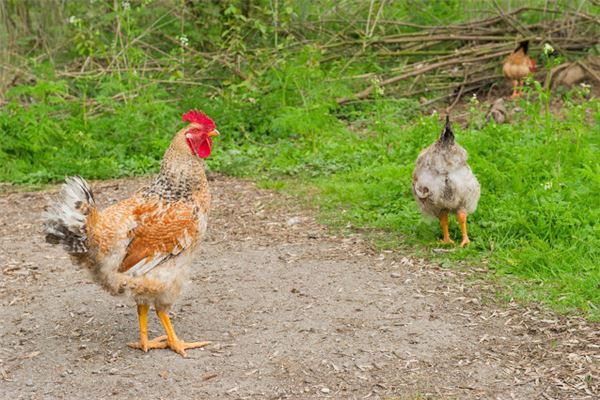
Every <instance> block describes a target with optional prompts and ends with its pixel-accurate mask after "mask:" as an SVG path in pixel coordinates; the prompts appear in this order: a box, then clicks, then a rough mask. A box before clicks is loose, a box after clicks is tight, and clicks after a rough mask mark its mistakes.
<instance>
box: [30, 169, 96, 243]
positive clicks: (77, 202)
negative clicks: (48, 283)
mask: <svg viewBox="0 0 600 400" xmlns="http://www.w3.org/2000/svg"><path fill="white" fill-rule="evenodd" d="M95 208H96V203H95V201H94V195H93V193H92V189H91V188H90V186H89V185H88V183H87V182H86V181H85V179H83V178H82V177H80V176H74V177H71V178H67V179H66V180H65V183H64V184H63V186H62V188H61V190H60V198H59V199H58V200H57V201H56V202H54V203H53V204H50V205H49V206H48V207H47V209H46V211H45V212H44V213H43V215H42V218H43V229H44V233H45V234H46V241H47V242H48V243H52V244H62V245H63V247H64V249H65V250H66V251H67V252H68V253H71V254H82V253H86V252H87V251H88V246H87V234H86V227H85V222H86V219H87V216H88V215H89V214H90V213H91V212H92V210H94V209H95Z"/></svg>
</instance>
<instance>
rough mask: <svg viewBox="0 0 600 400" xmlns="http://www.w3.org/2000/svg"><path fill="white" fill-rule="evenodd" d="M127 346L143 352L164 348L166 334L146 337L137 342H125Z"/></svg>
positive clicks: (165, 345)
mask: <svg viewBox="0 0 600 400" xmlns="http://www.w3.org/2000/svg"><path fill="white" fill-rule="evenodd" d="M127 346H129V347H131V348H132V349H140V350H142V351H144V352H147V351H148V350H152V349H166V348H167V347H168V345H167V336H166V335H163V336H159V337H157V338H154V339H152V340H148V339H146V340H140V341H138V342H132V343H127Z"/></svg>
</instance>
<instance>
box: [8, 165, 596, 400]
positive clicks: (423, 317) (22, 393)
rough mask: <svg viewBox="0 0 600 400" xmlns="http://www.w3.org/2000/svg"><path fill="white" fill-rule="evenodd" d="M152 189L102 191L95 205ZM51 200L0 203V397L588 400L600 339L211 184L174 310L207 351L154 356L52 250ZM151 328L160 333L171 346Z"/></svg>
mask: <svg viewBox="0 0 600 400" xmlns="http://www.w3.org/2000/svg"><path fill="white" fill-rule="evenodd" d="M144 182H146V179H133V180H117V181H107V182H99V183H96V184H94V185H93V187H94V189H95V192H96V195H97V199H98V202H99V204H100V205H101V206H105V205H108V204H109V203H111V202H115V201H117V200H119V199H122V198H125V197H127V196H129V195H130V194H131V193H132V192H133V191H134V190H136V189H137V188H138V187H139V186H140V185H142V184H143V183H144ZM56 190H57V189H56V188H55V189H53V190H51V191H49V192H35V193H22V192H19V193H8V194H3V195H1V196H0V210H1V211H0V243H1V247H0V268H1V274H0V313H1V315H2V325H1V332H0V381H1V382H0V397H2V398H12V399H55V398H59V399H60V398H65V399H110V398H120V399H121V398H146V399H175V398H177V399H186V398H190V399H198V398H202V399H229V398H230V399H314V398H334V399H354V398H356V399H363V398H371V399H390V400H391V399H398V400H400V399H425V398H427V399H429V398H431V399H454V398H460V399H593V398H598V396H600V325H599V324H597V323H589V322H585V321H583V320H581V319H578V318H565V317H558V316H555V315H553V314H550V313H547V312H544V311H541V310H539V309H537V308H523V307H521V306H517V305H515V304H512V303H511V304H499V303H498V302H496V301H494V300H492V299H493V298H494V291H495V288H494V287H493V286H492V285H490V284H489V283H486V280H485V279H484V277H483V275H484V274H485V273H486V272H485V270H484V269H480V268H476V267H473V268H471V269H469V270H468V271H459V270H456V269H444V268H441V267H440V266H439V265H436V264H432V263H429V262H427V261H425V260H421V259H415V258H413V257H411V256H410V255H407V254H397V253H394V252H387V253H379V252H377V251H376V250H375V249H373V248H372V247H371V246H369V245H368V243H365V242H364V241H362V240H361V237H360V236H359V235H356V236H350V237H336V236H333V234H331V233H330V232H328V231H327V230H326V229H325V228H323V227H322V226H320V225H319V224H317V223H316V222H315V220H314V218H313V217H312V215H311V214H310V212H309V211H306V210H303V209H302V208H301V207H299V206H298V205H297V204H295V202H294V201H293V200H292V199H289V198H286V197H283V196H281V195H279V194H275V193H273V192H270V191H266V190H260V189H257V188H256V187H255V186H254V185H253V184H252V183H249V182H245V181H240V180H235V179H231V178H225V177H221V176H216V177H215V179H214V180H213V181H212V192H213V198H214V203H213V212H212V215H211V221H210V225H209V235H208V237H207V239H206V240H205V244H204V246H203V250H202V252H201V253H200V255H199V257H198V258H197V261H196V262H195V270H194V271H195V275H194V276H193V279H192V281H191V282H190V285H189V287H188V290H187V292H186V293H185V295H184V296H183V297H182V300H181V301H180V302H179V303H178V304H177V305H176V306H175V307H174V310H173V313H172V315H173V320H174V321H175V324H176V326H177V327H178V329H179V330H178V333H179V334H180V336H181V337H182V338H184V339H188V340H211V341H213V344H212V345H211V346H209V347H206V348H205V349H202V350H190V351H189V353H188V354H189V358H188V359H182V358H181V357H179V356H177V355H176V354H174V353H172V352H169V351H161V350H155V351H151V352H149V353H142V352H140V351H139V350H132V349H130V348H128V347H127V346H126V343H127V342H128V341H132V340H135V339H136V338H137V334H138V333H137V319H136V310H135V306H134V305H133V304H129V303H127V304H124V303H125V302H126V300H124V299H123V298H113V297H110V296H109V295H108V294H106V293H105V292H103V291H102V290H101V289H100V288H99V287H97V286H96V285H94V284H91V281H90V279H88V277H87V276H86V275H85V274H84V273H83V272H82V271H79V270H78V269H77V268H76V267H73V266H71V263H70V261H69V260H68V258H67V256H66V255H65V253H63V252H62V251H61V250H60V249H57V248H52V247H50V246H48V245H46V244H45V243H44V240H43V237H42V235H41V233H40V213H41V211H42V208H43V206H44V204H45V203H46V198H47V196H48V195H51V194H54V193H56ZM161 332H162V331H161V328H160V324H159V322H158V320H157V319H156V318H155V317H154V315H152V319H151V320H150V335H151V336H155V335H159V334H162V333H161Z"/></svg>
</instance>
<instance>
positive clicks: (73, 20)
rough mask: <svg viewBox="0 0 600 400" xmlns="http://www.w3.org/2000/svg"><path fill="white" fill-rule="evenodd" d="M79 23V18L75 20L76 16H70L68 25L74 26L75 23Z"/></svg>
mask: <svg viewBox="0 0 600 400" xmlns="http://www.w3.org/2000/svg"><path fill="white" fill-rule="evenodd" d="M79 21H81V20H80V19H79V18H77V17H76V16H74V15H71V16H70V17H69V23H70V24H76V23H78V22H79Z"/></svg>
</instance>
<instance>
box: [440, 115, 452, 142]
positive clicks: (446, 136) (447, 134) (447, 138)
mask: <svg viewBox="0 0 600 400" xmlns="http://www.w3.org/2000/svg"><path fill="white" fill-rule="evenodd" d="M440 142H442V143H443V144H454V132H452V127H451V125H450V116H449V115H446V125H445V126H444V131H443V132H442V135H441V136H440Z"/></svg>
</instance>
